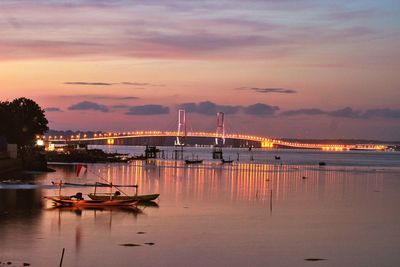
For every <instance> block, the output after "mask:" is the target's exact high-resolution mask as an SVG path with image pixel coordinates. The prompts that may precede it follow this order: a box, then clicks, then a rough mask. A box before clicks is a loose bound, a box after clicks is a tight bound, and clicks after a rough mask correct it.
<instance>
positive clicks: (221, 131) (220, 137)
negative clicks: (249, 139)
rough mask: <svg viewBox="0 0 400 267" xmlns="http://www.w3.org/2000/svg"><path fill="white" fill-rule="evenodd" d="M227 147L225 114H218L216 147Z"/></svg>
mask: <svg viewBox="0 0 400 267" xmlns="http://www.w3.org/2000/svg"><path fill="white" fill-rule="evenodd" d="M223 145H225V126H224V113H223V112H218V113H217V132H216V137H215V146H223Z"/></svg>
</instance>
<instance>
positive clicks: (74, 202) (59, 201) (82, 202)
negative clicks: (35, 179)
mask: <svg viewBox="0 0 400 267" xmlns="http://www.w3.org/2000/svg"><path fill="white" fill-rule="evenodd" d="M81 196H82V194H81V193H77V194H76V195H75V196H72V197H66V196H61V197H45V198H46V199H49V200H51V201H53V204H54V205H55V206H64V207H71V206H73V207H119V206H134V205H136V204H137V201H132V200H114V199H108V200H86V199H83V198H82V197H81Z"/></svg>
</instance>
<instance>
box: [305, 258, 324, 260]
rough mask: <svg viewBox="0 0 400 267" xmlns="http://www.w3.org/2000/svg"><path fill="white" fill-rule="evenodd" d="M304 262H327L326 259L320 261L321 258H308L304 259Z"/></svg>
mask: <svg viewBox="0 0 400 267" xmlns="http://www.w3.org/2000/svg"><path fill="white" fill-rule="evenodd" d="M304 260H305V261H327V260H328V259H321V258H308V259H304Z"/></svg>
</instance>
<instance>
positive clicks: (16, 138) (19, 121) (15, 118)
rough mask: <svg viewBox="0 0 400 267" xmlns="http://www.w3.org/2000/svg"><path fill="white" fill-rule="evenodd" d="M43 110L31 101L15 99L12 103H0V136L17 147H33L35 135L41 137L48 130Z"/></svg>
mask: <svg viewBox="0 0 400 267" xmlns="http://www.w3.org/2000/svg"><path fill="white" fill-rule="evenodd" d="M47 124H48V121H47V119H46V117H45V115H44V110H42V109H41V108H40V106H39V105H38V104H37V103H36V102H35V101H33V100H31V99H28V98H24V97H21V98H17V99H14V100H13V101H12V102H8V101H6V102H0V135H4V136H5V137H6V139H7V141H8V143H15V144H17V145H18V146H19V147H22V146H26V145H33V144H34V142H35V137H36V135H42V134H44V132H46V131H47V130H48V129H49V128H48V127H47Z"/></svg>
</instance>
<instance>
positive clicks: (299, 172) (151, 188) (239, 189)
mask: <svg viewBox="0 0 400 267" xmlns="http://www.w3.org/2000/svg"><path fill="white" fill-rule="evenodd" d="M91 172H92V173H97V174H98V175H99V176H101V177H104V178H105V179H106V180H107V181H108V182H113V183H119V184H138V185H140V192H146V193H153V192H163V193H166V194H168V195H169V197H175V198H176V199H179V198H182V197H187V196H190V197H191V198H195V199H197V200H205V199H210V200H218V198H222V199H224V200H226V197H227V195H228V196H229V199H230V200H246V201H255V200H258V201H259V200H261V201H263V200H268V199H269V194H270V191H271V190H272V192H273V198H274V200H275V201H279V200H285V199H286V198H287V197H288V195H289V194H291V193H293V192H304V193H312V192H323V191H324V190H325V188H326V187H328V188H330V190H336V191H344V192H346V191H351V190H354V189H355V188H354V187H355V186H357V190H366V191H371V190H372V191H373V190H382V186H383V184H382V179H383V177H384V175H385V173H386V171H385V170H384V169H383V170H371V169H366V168H362V167H358V168H354V167H347V168H344V167H315V166H308V165H281V164H250V163H239V164H234V165H228V166H227V165H218V164H212V163H210V164H204V165H198V166H194V165H193V166H186V165H184V164H182V163H179V162H175V161H158V162H152V164H151V165H148V164H146V163H145V162H144V161H143V162H142V161H139V162H135V163H134V164H125V165H122V166H121V165H105V166H89V173H88V176H90V173H91ZM354 177H355V178H356V179H353V178H354ZM357 178H361V179H357ZM338 185H341V186H342V187H337V186H338ZM332 193H336V192H335V191H334V192H332ZM161 197H162V196H161Z"/></svg>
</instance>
